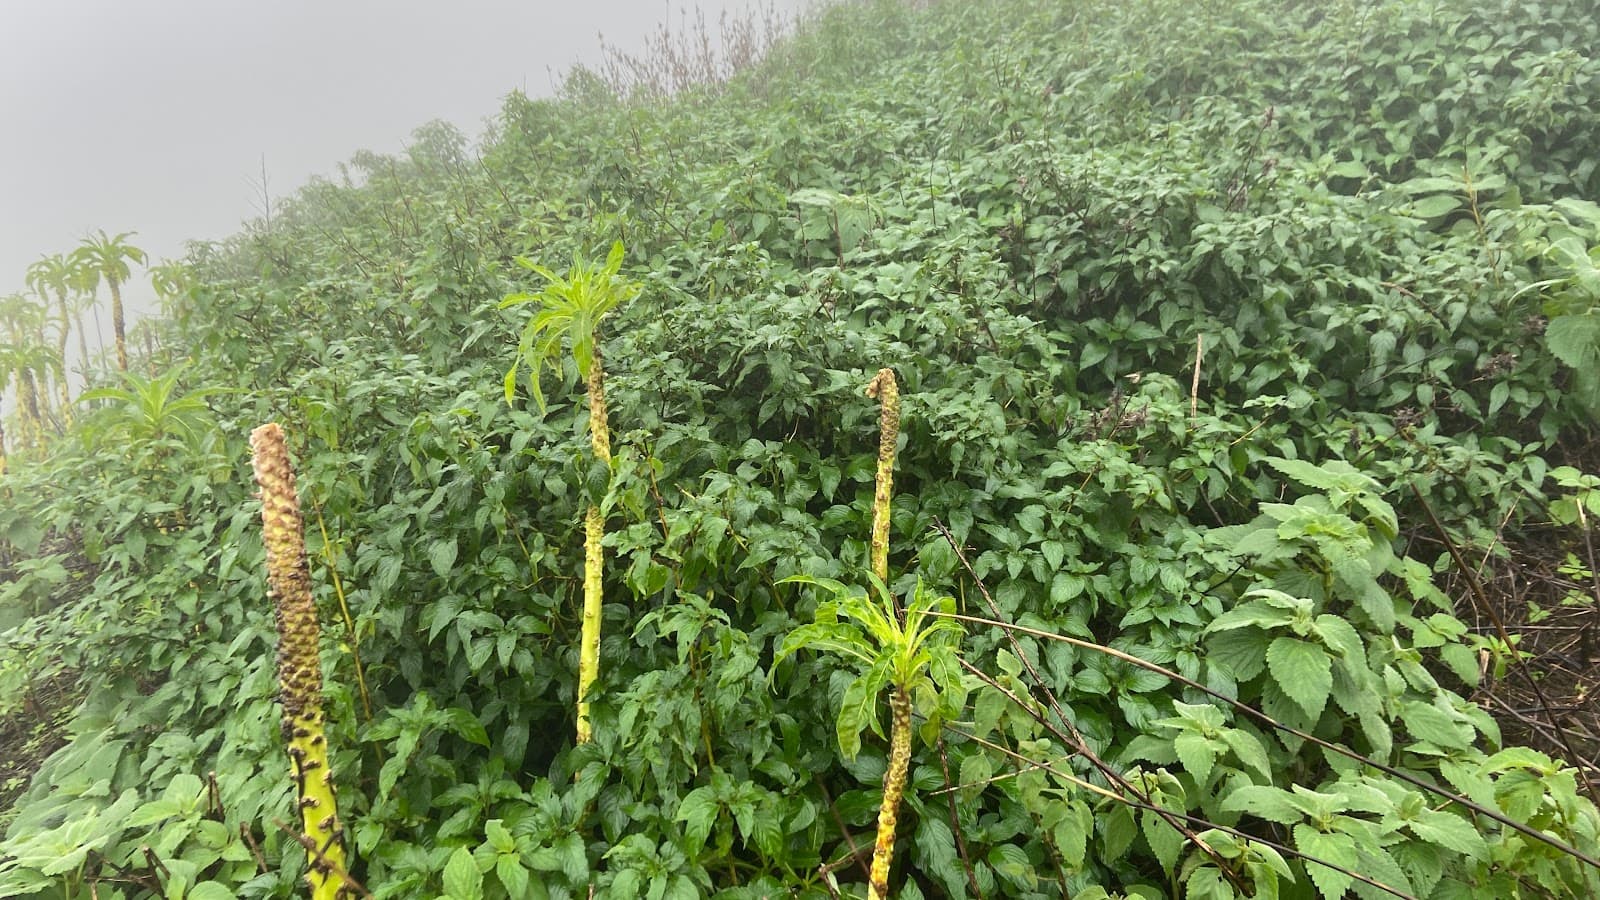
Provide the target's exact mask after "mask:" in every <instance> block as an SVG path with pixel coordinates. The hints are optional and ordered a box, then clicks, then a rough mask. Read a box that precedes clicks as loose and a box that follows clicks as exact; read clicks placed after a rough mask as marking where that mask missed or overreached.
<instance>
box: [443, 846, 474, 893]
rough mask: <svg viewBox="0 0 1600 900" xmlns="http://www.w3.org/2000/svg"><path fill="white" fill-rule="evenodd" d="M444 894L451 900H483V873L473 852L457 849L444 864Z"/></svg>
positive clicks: (461, 848)
mask: <svg viewBox="0 0 1600 900" xmlns="http://www.w3.org/2000/svg"><path fill="white" fill-rule="evenodd" d="M443 877H444V892H445V895H446V896H448V897H449V898H450V900H483V873H482V872H479V871H478V863H477V862H476V861H475V860H474V859H473V858H472V851H471V850H468V849H467V848H465V847H457V848H456V850H455V852H454V853H452V854H450V859H449V861H447V862H446V863H445V864H444V876H443Z"/></svg>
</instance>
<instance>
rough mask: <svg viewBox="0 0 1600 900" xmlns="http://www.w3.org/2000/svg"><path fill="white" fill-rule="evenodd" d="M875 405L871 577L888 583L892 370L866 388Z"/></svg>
mask: <svg viewBox="0 0 1600 900" xmlns="http://www.w3.org/2000/svg"><path fill="white" fill-rule="evenodd" d="M867 396H868V397H872V398H875V399H876V400H878V402H879V412H878V478H877V488H876V490H875V492H874V493H873V497H872V574H874V575H876V576H878V580H879V581H882V582H883V583H884V584H888V583H889V499H890V497H891V496H892V495H893V493H894V453H895V444H896V442H897V441H899V439H900V386H899V385H898V384H896V383H895V380H894V371H893V370H892V369H879V370H878V374H877V375H875V376H873V379H872V381H871V383H869V384H868V385H867Z"/></svg>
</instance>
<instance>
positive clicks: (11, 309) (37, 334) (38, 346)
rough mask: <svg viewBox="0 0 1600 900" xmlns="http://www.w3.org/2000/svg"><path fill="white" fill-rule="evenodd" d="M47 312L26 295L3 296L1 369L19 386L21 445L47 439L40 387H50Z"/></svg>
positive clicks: (45, 398)
mask: <svg viewBox="0 0 1600 900" xmlns="http://www.w3.org/2000/svg"><path fill="white" fill-rule="evenodd" d="M44 323H45V310H44V308H43V307H41V306H39V305H38V304H37V303H34V302H33V300H32V299H31V298H29V297H28V296H27V295H25V294H8V295H6V296H4V297H0V341H4V343H0V366H4V367H5V369H6V371H7V372H9V373H10V375H11V377H12V378H13V379H14V380H15V381H16V384H17V409H18V412H17V424H18V426H19V427H18V429H17V430H18V431H19V432H20V440H19V443H22V444H28V443H37V442H38V441H39V440H41V439H42V438H43V436H44V404H45V403H48V402H49V399H50V398H49V397H48V396H43V397H41V396H40V393H41V391H40V385H41V383H43V384H48V383H49V382H48V378H49V373H50V372H52V371H58V370H59V368H58V366H55V365H52V364H51V360H53V359H54V358H55V357H54V354H53V353H51V352H50V350H49V347H48V346H46V345H45V341H44Z"/></svg>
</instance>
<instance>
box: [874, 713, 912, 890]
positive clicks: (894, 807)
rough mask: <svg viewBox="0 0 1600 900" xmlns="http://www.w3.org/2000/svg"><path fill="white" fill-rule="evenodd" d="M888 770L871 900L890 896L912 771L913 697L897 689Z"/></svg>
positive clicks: (890, 716)
mask: <svg viewBox="0 0 1600 900" xmlns="http://www.w3.org/2000/svg"><path fill="white" fill-rule="evenodd" d="M889 729H890V730H889V770H888V771H887V772H884V773H883V806H881V807H879V808H878V839H877V843H876V844H874V845H873V848H872V873H871V881H870V882H869V883H868V885H867V898H868V900H883V898H885V897H887V896H889V863H890V862H891V861H892V860H893V859H894V837H895V829H896V828H897V827H898V825H899V821H900V799H901V798H902V797H904V796H905V792H906V775H907V773H908V772H909V771H910V769H911V694H910V693H908V692H907V691H906V689H905V688H904V687H903V686H901V685H895V687H894V691H893V693H891V694H890V695H889Z"/></svg>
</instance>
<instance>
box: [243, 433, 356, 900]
mask: <svg viewBox="0 0 1600 900" xmlns="http://www.w3.org/2000/svg"><path fill="white" fill-rule="evenodd" d="M250 449H251V451H252V464H253V466H254V468H255V479H256V484H257V485H259V486H260V488H261V528H262V535H263V538H264V540H265V543H266V548H267V597H268V598H269V599H270V600H271V601H272V603H273V609H274V611H275V613H276V618H277V623H278V687H279V698H280V700H281V702H282V703H283V719H282V729H283V736H284V739H285V740H287V741H288V744H289V761H290V772H289V775H290V778H291V779H292V780H293V781H294V786H295V799H296V804H297V806H298V808H299V810H300V828H301V830H300V835H299V837H300V843H301V844H303V845H304V846H305V847H306V856H307V860H308V862H309V864H310V871H309V872H308V873H307V875H306V880H307V881H308V882H309V883H310V885H311V898H312V900H338V898H340V897H342V896H344V895H345V877H344V871H345V853H344V837H343V834H342V833H341V828H340V825H339V812H338V807H337V805H336V803H335V801H334V789H333V769H332V768H331V767H330V766H329V764H328V739H327V734H326V731H325V729H324V726H323V711H322V662H321V660H320V658H319V657H318V655H317V647H318V643H319V638H320V636H321V630H320V628H319V627H318V625H317V609H316V606H315V605H314V604H313V603H312V600H311V575H310V569H309V568H308V567H307V565H306V544H305V531H304V523H303V521H302V520H301V518H300V501H299V499H298V498H297V497H296V495H295V486H294V469H293V468H291V467H290V465H289V452H288V449H287V447H285V445H284V440H283V429H282V428H279V427H278V425H277V424H276V423H269V424H266V425H262V426H261V427H260V428H257V429H256V430H255V431H253V432H251V433H250Z"/></svg>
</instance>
